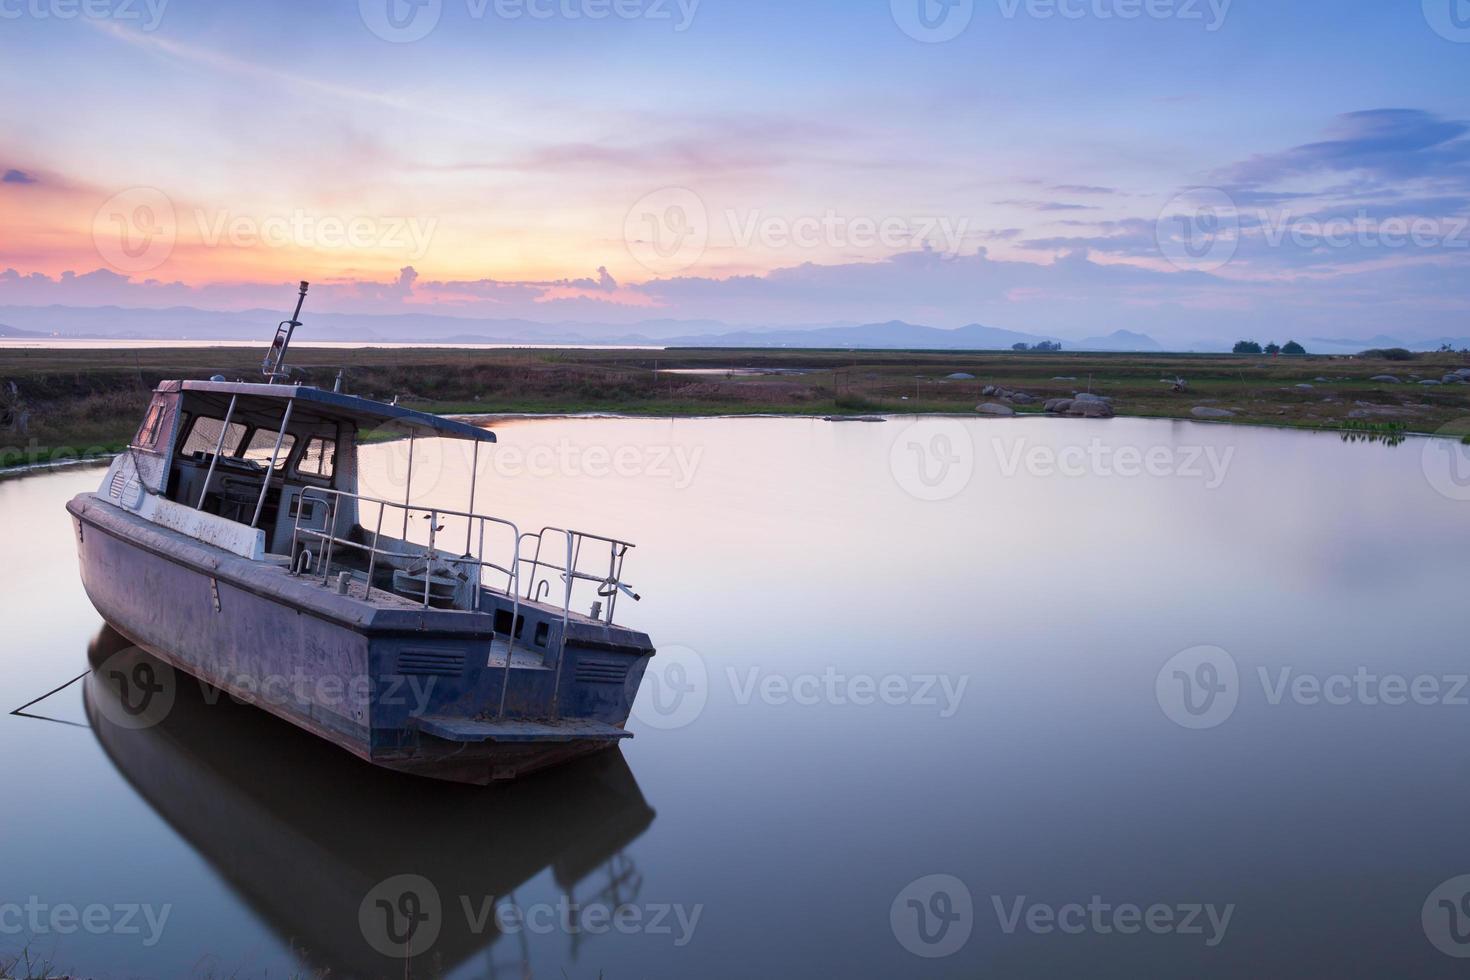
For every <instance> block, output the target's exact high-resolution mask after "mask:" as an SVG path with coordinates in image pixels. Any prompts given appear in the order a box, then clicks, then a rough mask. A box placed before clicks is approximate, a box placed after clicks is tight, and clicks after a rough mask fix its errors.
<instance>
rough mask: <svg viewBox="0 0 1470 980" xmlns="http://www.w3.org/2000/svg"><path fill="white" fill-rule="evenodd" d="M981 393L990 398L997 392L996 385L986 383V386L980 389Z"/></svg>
mask: <svg viewBox="0 0 1470 980" xmlns="http://www.w3.org/2000/svg"><path fill="white" fill-rule="evenodd" d="M980 394H982V395H984V396H985V397H986V398H989V397H990V396H991V395H993V394H995V385H986V386H985V387H984V388H981V389H980Z"/></svg>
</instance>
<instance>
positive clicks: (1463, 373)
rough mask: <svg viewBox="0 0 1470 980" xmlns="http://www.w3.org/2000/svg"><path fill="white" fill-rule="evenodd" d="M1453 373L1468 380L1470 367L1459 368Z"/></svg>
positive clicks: (1469, 378) (1469, 379)
mask: <svg viewBox="0 0 1470 980" xmlns="http://www.w3.org/2000/svg"><path fill="white" fill-rule="evenodd" d="M1455 373H1456V374H1458V375H1459V376H1460V377H1462V378H1464V379H1465V380H1466V381H1470V368H1460V370H1458V371H1456V372H1455Z"/></svg>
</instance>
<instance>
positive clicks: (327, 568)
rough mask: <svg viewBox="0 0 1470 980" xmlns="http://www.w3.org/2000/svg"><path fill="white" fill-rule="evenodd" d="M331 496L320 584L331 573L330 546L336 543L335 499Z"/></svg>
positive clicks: (325, 581)
mask: <svg viewBox="0 0 1470 980" xmlns="http://www.w3.org/2000/svg"><path fill="white" fill-rule="evenodd" d="M338 500H339V498H338V497H333V498H332V515H331V516H330V517H328V518H327V553H326V554H325V555H323V556H322V584H323V585H326V584H327V579H328V578H330V577H331V575H332V548H333V547H334V546H335V545H336V544H337V501H338Z"/></svg>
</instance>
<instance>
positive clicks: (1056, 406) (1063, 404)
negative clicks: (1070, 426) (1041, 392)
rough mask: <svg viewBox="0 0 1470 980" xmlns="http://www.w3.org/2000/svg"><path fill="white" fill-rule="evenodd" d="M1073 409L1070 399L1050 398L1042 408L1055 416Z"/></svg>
mask: <svg viewBox="0 0 1470 980" xmlns="http://www.w3.org/2000/svg"><path fill="white" fill-rule="evenodd" d="M1071 407H1072V399H1070V398H1048V399H1047V400H1046V404H1045V405H1044V406H1042V410H1043V411H1046V412H1050V413H1052V414H1053V415H1060V414H1062V413H1064V412H1066V411H1067V409H1069V408H1071Z"/></svg>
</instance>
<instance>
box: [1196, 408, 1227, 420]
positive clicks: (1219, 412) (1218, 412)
mask: <svg viewBox="0 0 1470 980" xmlns="http://www.w3.org/2000/svg"><path fill="white" fill-rule="evenodd" d="M1189 414H1190V415H1193V416H1194V417H1195V418H1197V419H1231V418H1234V417H1235V413H1234V412H1232V411H1231V410H1230V409H1228V408H1208V407H1206V406H1204V405H1200V406H1197V407H1195V408H1191V409H1190V410H1189Z"/></svg>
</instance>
